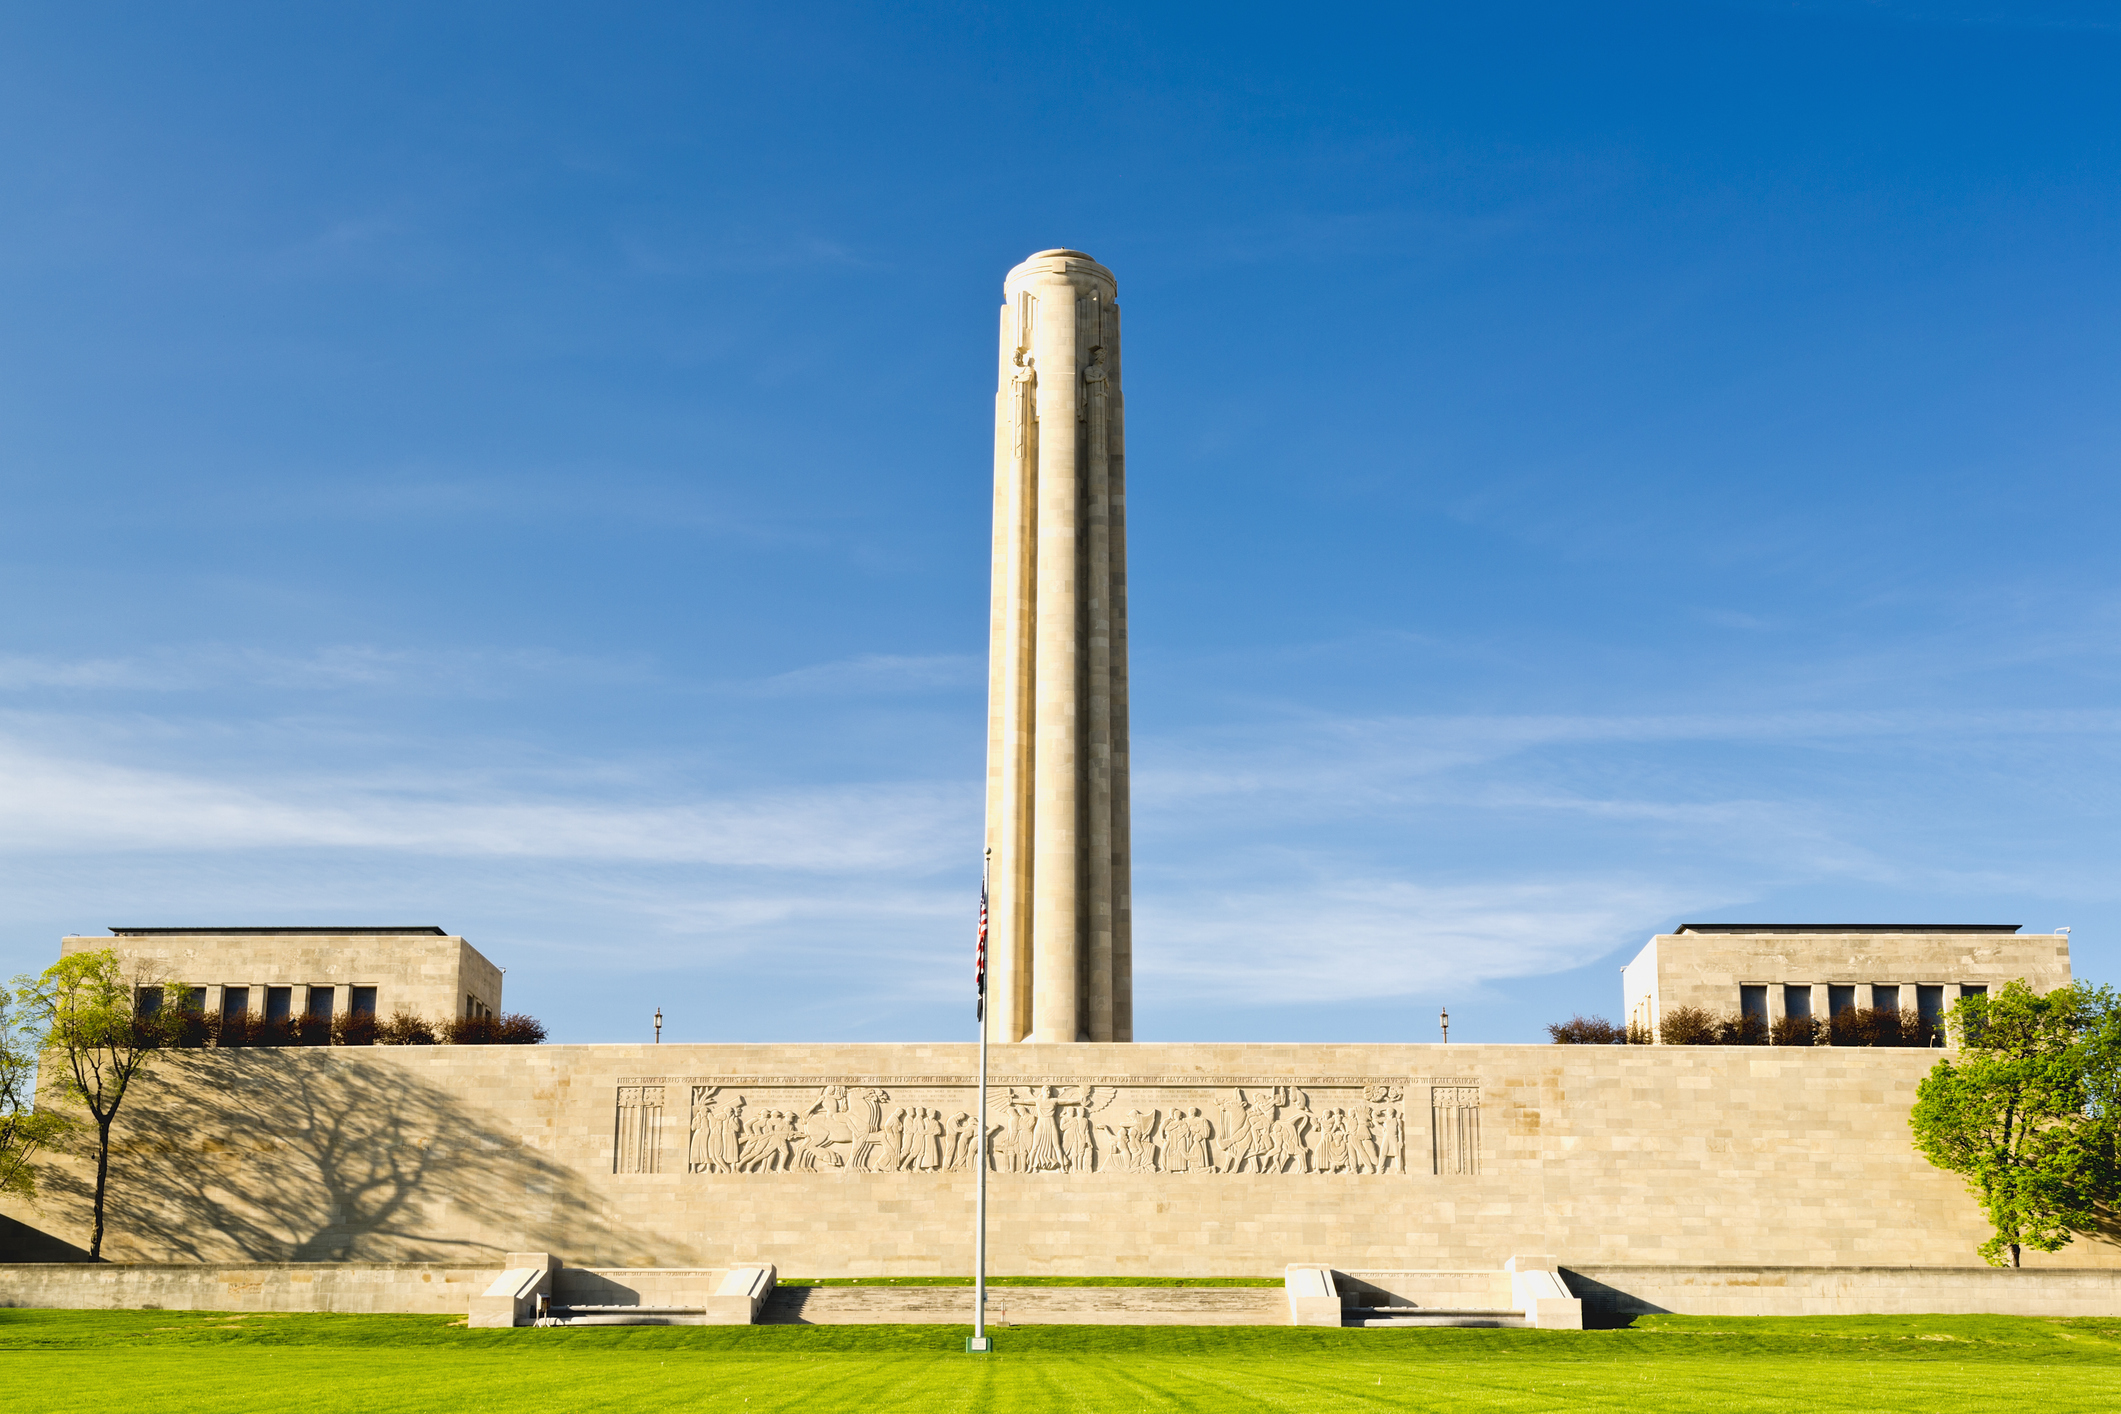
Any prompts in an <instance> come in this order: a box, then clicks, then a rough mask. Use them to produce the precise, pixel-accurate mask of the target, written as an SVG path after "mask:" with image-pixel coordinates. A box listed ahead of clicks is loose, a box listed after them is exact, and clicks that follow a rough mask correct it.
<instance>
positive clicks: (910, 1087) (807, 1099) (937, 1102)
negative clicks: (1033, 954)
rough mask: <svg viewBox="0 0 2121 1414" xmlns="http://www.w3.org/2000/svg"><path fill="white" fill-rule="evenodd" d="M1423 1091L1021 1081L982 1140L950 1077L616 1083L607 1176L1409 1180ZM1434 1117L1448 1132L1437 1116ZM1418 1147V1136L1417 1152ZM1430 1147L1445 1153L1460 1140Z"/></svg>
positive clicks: (1462, 1096) (1470, 1102) (993, 1101)
mask: <svg viewBox="0 0 2121 1414" xmlns="http://www.w3.org/2000/svg"><path fill="white" fill-rule="evenodd" d="M1417 1083H1418V1082H1412V1081H1408V1082H1401V1081H1393V1082H1380V1081H1374V1080H1348V1081H1336V1080H1330V1079H1329V1080H1320V1081H1311V1082H1305V1083H1302V1084H1290V1083H1286V1082H1277V1081H1272V1080H1263V1081H1260V1082H1259V1083H1255V1084H1243V1085H1234V1084H1233V1085H1223V1086H1205V1085H1200V1084H1198V1083H1197V1082H1186V1081H1173V1080H1162V1079H1157V1078H1144V1077H1132V1076H1129V1077H1120V1078H1118V1079H1116V1080H1115V1081H1114V1083H1101V1082H1100V1081H1097V1080H1081V1081H1073V1082H1069V1083H1054V1082H1050V1081H1033V1082H1028V1083H1027V1082H1023V1081H1021V1080H1012V1081H1008V1082H1005V1083H996V1084H993V1085H992V1086H991V1087H990V1088H989V1092H988V1113H987V1119H988V1124H987V1133H986V1135H985V1136H984V1141H983V1139H982V1136H981V1135H980V1133H979V1122H978V1119H977V1118H976V1114H977V1103H976V1101H977V1094H976V1090H975V1087H974V1086H973V1085H971V1084H969V1083H967V1082H965V1081H962V1080H958V1079H955V1078H949V1077H911V1078H900V1079H894V1080H882V1081H873V1082H872V1081H867V1080H862V1079H846V1080H840V1081H828V1082H824V1083H820V1082H819V1081H817V1080H809V1081H803V1080H790V1079H774V1078H748V1077H747V1078H736V1079H732V1078H709V1079H690V1080H688V1079H684V1078H674V1077H645V1078H633V1079H626V1080H622V1081H620V1082H619V1085H618V1093H617V1115H616V1119H615V1123H614V1136H615V1139H616V1143H615V1145H614V1153H613V1162H612V1171H613V1172H615V1173H662V1172H670V1171H682V1172H684V1173H688V1174H694V1175H699V1176H701V1177H707V1178H711V1177H714V1176H718V1175H725V1174H760V1173H764V1174H781V1173H788V1174H795V1173H832V1174H866V1173H916V1174H920V1173H932V1174H945V1173H956V1172H963V1171H967V1170H969V1169H970V1168H971V1167H972V1166H973V1165H974V1164H976V1163H980V1162H982V1161H984V1162H985V1163H986V1164H987V1166H988V1168H989V1169H990V1170H991V1171H992V1172H995V1173H1006V1174H1024V1175H1075V1174H1099V1173H1176V1174H1228V1175H1232V1176H1235V1175H1238V1174H1254V1175H1260V1176H1264V1175H1269V1174H1272V1175H1295V1174H1342V1175H1379V1176H1405V1175H1406V1174H1407V1173H1408V1172H1409V1169H1408V1163H1407V1154H1408V1145H1409V1134H1408V1123H1409V1118H1408V1110H1407V1096H1408V1094H1409V1093H1410V1092H1411V1090H1412V1088H1413V1087H1414V1086H1415V1085H1416V1084H1417ZM1445 1096H1448V1097H1449V1098H1450V1100H1451V1101H1454V1102H1456V1103H1454V1104H1451V1105H1450V1106H1449V1108H1450V1109H1452V1110H1454V1111H1455V1110H1459V1109H1461V1108H1472V1107H1475V1106H1477V1105H1478V1103H1479V1102H1478V1098H1477V1097H1478V1090H1477V1089H1476V1088H1474V1087H1470V1086H1455V1085H1454V1086H1450V1087H1436V1088H1434V1089H1433V1090H1432V1101H1437V1102H1440V1101H1442V1100H1443V1098H1444V1097H1445ZM666 1103H667V1105H668V1106H669V1108H670V1110H671V1122H670V1124H669V1126H668V1129H669V1139H668V1144H669V1147H670V1148H671V1149H672V1150H673V1151H674V1152H671V1153H668V1154H666V1153H665V1152H664V1147H665V1142H666V1141H665V1129H666V1126H665V1120H664V1112H665V1105H666ZM1431 1108H1432V1113H1434V1114H1437V1117H1438V1118H1442V1114H1441V1111H1442V1110H1443V1108H1444V1106H1443V1105H1442V1104H1440V1103H1432V1107H1431ZM680 1115H682V1116H684V1119H685V1127H684V1129H683V1131H682V1136H683V1137H682V1142H680V1137H679V1136H680V1131H679V1130H678V1128H677V1121H678V1118H679V1116H680ZM1455 1120H1456V1116H1455V1115H1454V1116H1453V1120H1452V1121H1450V1122H1452V1123H1454V1127H1455ZM1423 1137H1424V1136H1423V1135H1422V1134H1421V1132H1420V1128H1419V1126H1418V1125H1417V1126H1416V1128H1415V1131H1414V1135H1413V1139H1414V1142H1415V1143H1416V1144H1417V1145H1418V1144H1419V1143H1420V1142H1421V1141H1422V1139H1423ZM1429 1139H1430V1146H1431V1149H1432V1153H1433V1154H1438V1155H1441V1153H1442V1152H1444V1151H1445V1150H1446V1149H1447V1148H1453V1149H1455V1148H1456V1145H1457V1142H1458V1141H1457V1138H1456V1136H1455V1135H1454V1136H1453V1138H1452V1140H1451V1141H1450V1142H1449V1143H1448V1144H1439V1143H1438V1142H1437V1136H1434V1135H1433V1134H1432V1135H1431V1136H1429ZM1468 1147H1470V1146H1468ZM1468 1158H1470V1155H1468ZM1470 1166H1471V1165H1470V1163H1468V1164H1467V1166H1466V1167H1467V1168H1470ZM1421 1167H1422V1168H1423V1169H1424V1170H1425V1171H1428V1172H1435V1171H1437V1170H1438V1169H1444V1170H1445V1171H1450V1170H1451V1169H1452V1167H1453V1166H1452V1165H1451V1164H1448V1163H1445V1164H1439V1163H1436V1162H1435V1161H1434V1160H1433V1159H1432V1161H1431V1162H1430V1163H1427V1164H1423V1165H1421ZM1459 1171H1464V1170H1459Z"/></svg>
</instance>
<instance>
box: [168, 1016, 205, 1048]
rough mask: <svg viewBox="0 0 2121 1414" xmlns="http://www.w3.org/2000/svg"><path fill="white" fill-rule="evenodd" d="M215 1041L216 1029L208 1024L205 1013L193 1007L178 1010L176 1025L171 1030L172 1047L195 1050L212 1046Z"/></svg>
mask: <svg viewBox="0 0 2121 1414" xmlns="http://www.w3.org/2000/svg"><path fill="white" fill-rule="evenodd" d="M213 1040H214V1028H213V1026H212V1025H211V1024H210V1023H209V1022H208V1020H207V1017H206V1013H205V1012H203V1011H199V1010H197V1009H196V1008H193V1007H179V1008H178V1009H177V1020H176V1023H175V1025H173V1026H172V1027H171V1028H170V1044H171V1045H173V1046H178V1047H182V1048H184V1049H186V1050H193V1049H196V1048H198V1047H201V1046H210V1045H212V1044H213Z"/></svg>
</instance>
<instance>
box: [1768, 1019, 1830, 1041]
mask: <svg viewBox="0 0 2121 1414" xmlns="http://www.w3.org/2000/svg"><path fill="white" fill-rule="evenodd" d="M1825 1030H1826V1026H1825V1024H1824V1023H1823V1022H1821V1021H1819V1020H1818V1019H1817V1018H1816V1017H1810V1016H1780V1017H1777V1018H1775V1025H1774V1027H1773V1028H1772V1029H1771V1031H1770V1032H1769V1035H1770V1037H1771V1038H1772V1039H1773V1041H1774V1043H1775V1044H1776V1045H1778V1046H1823V1045H1825V1044H1826V1037H1825V1035H1824V1034H1823V1033H1824V1032H1825Z"/></svg>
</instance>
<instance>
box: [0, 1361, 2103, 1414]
mask: <svg viewBox="0 0 2121 1414" xmlns="http://www.w3.org/2000/svg"><path fill="white" fill-rule="evenodd" d="M231 1354H235V1355H237V1358H235V1359H233V1360H231V1359H230V1358H228V1357H229V1356H230V1355H231ZM379 1354H380V1352H375V1351H355V1350H332V1349H327V1348H318V1347H297V1348H282V1349H249V1350H243V1351H241V1352H227V1351H213V1350H207V1349H200V1348H197V1347H192V1348H178V1349H161V1350H154V1351H150V1350H145V1349H138V1350H127V1351H118V1352H112V1353H109V1354H101V1355H99V1354H96V1353H93V1352H89V1351H15V1352H10V1353H7V1354H5V1355H4V1356H0V1370H4V1371H5V1372H6V1377H7V1378H8V1379H9V1381H10V1385H11V1387H12V1388H14V1389H16V1390H18V1391H21V1392H22V1394H23V1395H24V1396H25V1397H24V1398H23V1401H22V1402H21V1403H19V1404H16V1405H14V1406H13V1407H17V1408H22V1409H34V1410H46V1411H51V1414H108V1411H109V1410H110V1409H111V1408H113V1407H136V1408H152V1409H156V1410H161V1411H169V1414H195V1412H196V1414H284V1411H285V1410H287V1409H288V1408H290V1407H295V1408H300V1409H302V1410H304V1411H305V1414H308V1412H309V1411H315V1414H341V1412H342V1411H344V1414H356V1411H360V1414H431V1411H445V1410H446V1411H483V1410H494V1411H504V1410H521V1409H525V1408H539V1407H546V1408H558V1409H566V1410H569V1411H579V1412H580V1414H604V1411H612V1414H622V1411H638V1414H657V1411H663V1410H702V1409H714V1410H730V1411H742V1412H743V1414H754V1412H755V1414H769V1412H770V1414H779V1411H784V1410H785V1411H799V1410H800V1411H805V1414H815V1411H816V1410H818V1409H821V1408H822V1409H850V1410H854V1411H858V1414H859V1411H866V1410H872V1409H876V1410H881V1409H918V1410H921V1411H924V1412H925V1411H935V1414H957V1411H987V1410H1027V1409H1028V1410H1041V1411H1047V1410H1050V1411H1059V1412H1060V1414H1120V1411H1141V1410H1151V1411H1162V1410H1188V1411H1191V1410H1229V1409H1247V1410H1250V1409H1271V1410H1287V1411H1292V1414H1309V1411H1356V1410H1363V1411H1369V1410H1409V1409H1422V1410H1426V1409H1438V1410H1442V1409H1452V1410H1481V1411H1488V1410H1493V1411H1508V1414H1516V1411H1529V1410H1552V1409H1560V1408H1568V1409H1598V1410H1604V1409H1611V1410H1615V1411H1620V1410H1628V1411H1642V1410H1696V1409H1700V1410H1711V1409H1713V1410H1738V1411H1754V1410H1851V1411H1857V1410H1875V1409H1921V1410H1924V1411H1941V1412H1942V1414H1955V1411H1961V1410H1964V1411H1968V1414H1974V1412H1975V1411H1992V1410H1994V1409H1995V1408H1996V1407H1998V1403H1999V1399H2000V1400H2001V1402H2002V1403H2004V1404H2006V1405H2008V1406H2010V1407H2026V1406H2029V1405H2037V1406H2038V1407H2040V1408H2041V1409H2042V1410H2043V1412H2044V1414H2074V1411H2078V1410H2084V1411H2092V1410H2110V1409H2113V1408H2115V1407H2117V1405H2121V1369H2097V1368H2085V1367H2069V1368H2064V1367H2053V1366H2043V1365H2038V1364H2019V1365H2014V1366H2005V1367H2001V1368H1999V1366H1998V1365H1996V1364H1986V1365H1978V1366H1952V1365H1943V1364H1907V1363H1899V1362H1894V1363H1890V1364H1886V1363H1879V1362H1869V1361H1862V1360H1850V1361H1841V1362H1827V1363H1822V1362H1819V1361H1816V1360H1808V1361H1797V1360H1783V1359H1773V1358H1759V1357H1754V1358H1745V1359H1737V1360H1720V1361H1688V1362H1685V1363H1683V1364H1679V1365H1666V1364H1629V1365H1593V1364H1586V1363H1584V1362H1580V1361H1576V1362H1556V1361H1546V1360H1538V1359H1526V1360H1520V1361H1514V1362H1510V1363H1508V1364H1507V1365H1504V1364H1499V1363H1479V1364H1455V1363H1445V1362H1434V1363H1426V1364H1418V1365H1411V1366H1410V1365H1408V1364H1406V1363H1404V1362H1395V1361H1384V1360H1378V1359H1375V1358H1364V1357H1361V1356H1357V1355H1354V1354H1352V1353H1351V1355H1350V1356H1349V1357H1348V1358H1345V1359H1336V1358H1331V1357H1319V1356H1309V1357H1300V1358H1296V1359H1288V1360H1278V1361H1270V1360H1262V1359H1259V1358H1257V1357H1238V1358H1232V1359H1226V1360H1221V1361H1214V1360H1201V1359H1198V1358H1171V1357H1154V1356H1131V1357H1129V1356H1098V1357H1089V1356H1060V1355H1049V1356H1040V1355H1026V1356H1020V1357H1016V1358H1013V1359H1010V1358H995V1359H985V1360H983V1359H980V1358H978V1357H970V1356H964V1355H955V1356H932V1355H931V1356H906V1355H889V1354H887V1355H879V1356H874V1357H867V1358H865V1357H860V1356H849V1355H834V1356H829V1357H812V1358H802V1357H786V1358H773V1359H759V1358H755V1357H745V1356H736V1355H728V1354H720V1353H714V1352H704V1351H671V1352H668V1353H666V1354H664V1355H661V1356H658V1355H656V1354H653V1353H650V1352H645V1351H638V1350H598V1351H589V1352H571V1351H557V1352H547V1351H525V1352H523V1353H521V1354H514V1353H507V1352H497V1351H491V1350H466V1351H458V1352H448V1351H442V1350H436V1349H421V1350H415V1351H408V1352H404V1353H403V1354H402V1355H391V1356H389V1357H387V1358H382V1359H379V1358H377V1357H378V1355H379ZM1999 1376H2002V1377H2003V1380H2004V1383H2002V1384H2000V1385H1999V1383H1998V1377H1999Z"/></svg>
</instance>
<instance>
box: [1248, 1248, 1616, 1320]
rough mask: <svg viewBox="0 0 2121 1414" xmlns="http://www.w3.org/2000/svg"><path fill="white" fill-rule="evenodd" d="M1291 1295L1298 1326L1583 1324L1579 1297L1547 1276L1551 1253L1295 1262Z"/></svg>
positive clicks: (1291, 1281) (1292, 1314)
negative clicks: (1392, 1267) (1441, 1260)
mask: <svg viewBox="0 0 2121 1414" xmlns="http://www.w3.org/2000/svg"><path fill="white" fill-rule="evenodd" d="M1288 1293H1289V1303H1288V1304H1289V1314H1290V1318H1291V1319H1292V1320H1293V1321H1295V1322H1296V1323H1297V1324H1299V1325H1323V1326H1333V1325H1338V1326H1342V1327H1353V1328H1358V1329H1365V1330H1374V1329H1383V1328H1391V1327H1406V1326H1471V1327H1485V1328H1487V1329H1490V1330H1496V1329H1516V1330H1521V1329H1524V1328H1526V1327H1529V1326H1542V1325H1545V1326H1561V1327H1564V1328H1568V1329H1581V1328H1582V1314H1581V1303H1579V1302H1576V1301H1573V1300H1569V1299H1565V1298H1566V1288H1565V1287H1563V1286H1561V1285H1560V1284H1559V1281H1558V1278H1556V1277H1554V1276H1553V1275H1552V1262H1551V1260H1550V1259H1536V1258H1512V1259H1511V1261H1510V1262H1509V1264H1508V1265H1506V1266H1505V1267H1504V1268H1503V1270H1501V1271H1499V1272H1477V1271H1476V1272H1468V1271H1342V1270H1337V1269H1333V1268H1329V1267H1323V1266H1314V1265H1308V1264H1293V1265H1291V1266H1290V1268H1289V1273H1288ZM1557 1297H1560V1298H1563V1299H1560V1300H1558V1301H1557V1300H1556V1299H1555V1298H1557Z"/></svg>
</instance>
